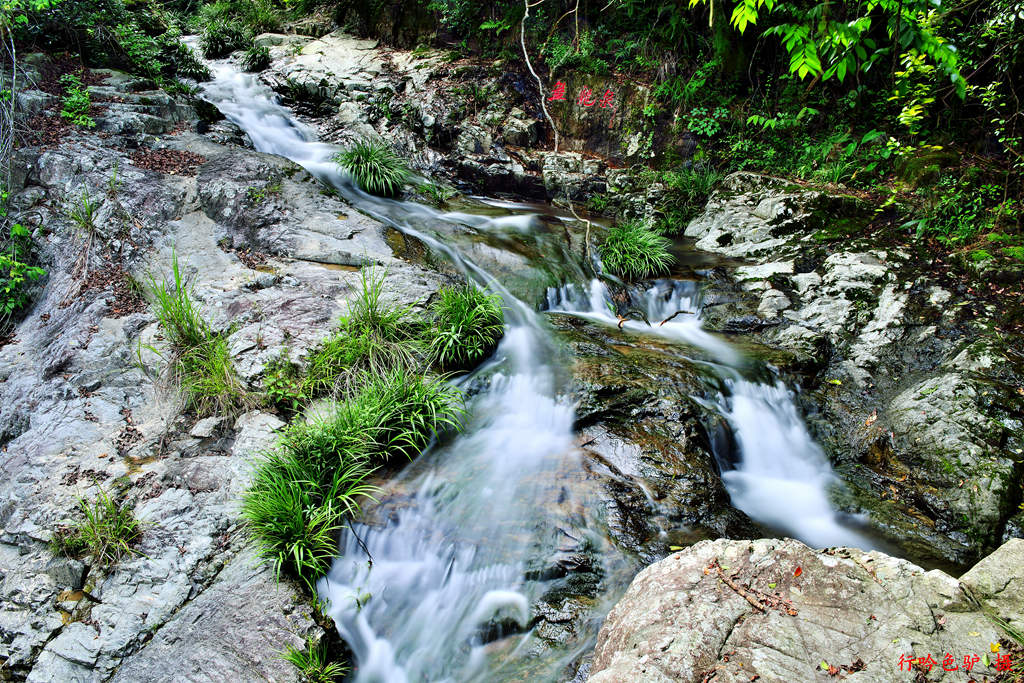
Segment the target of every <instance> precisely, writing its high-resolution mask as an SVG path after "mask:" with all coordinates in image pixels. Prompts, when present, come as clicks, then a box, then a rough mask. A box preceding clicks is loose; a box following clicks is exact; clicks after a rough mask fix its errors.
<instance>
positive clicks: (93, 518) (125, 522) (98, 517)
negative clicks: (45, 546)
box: [50, 489, 142, 567]
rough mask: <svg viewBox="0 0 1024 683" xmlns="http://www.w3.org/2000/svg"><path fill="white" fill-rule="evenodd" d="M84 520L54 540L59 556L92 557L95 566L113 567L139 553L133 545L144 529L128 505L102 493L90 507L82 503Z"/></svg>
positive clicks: (52, 545) (52, 547)
mask: <svg viewBox="0 0 1024 683" xmlns="http://www.w3.org/2000/svg"><path fill="white" fill-rule="evenodd" d="M78 510H79V512H80V513H81V514H82V520H81V521H79V522H76V523H75V524H73V525H71V526H68V527H61V528H58V529H57V530H56V532H55V533H54V535H53V538H52V539H51V540H50V550H51V551H52V552H53V553H54V554H55V555H67V556H69V557H75V556H80V555H84V554H88V555H91V556H92V560H93V562H94V563H96V564H97V565H100V566H105V567H109V566H111V565H113V564H116V563H117V562H118V561H119V560H121V558H123V557H125V556H127V555H130V554H132V553H134V552H135V550H133V549H132V545H134V544H135V542H136V541H138V539H139V537H140V536H141V535H142V525H141V524H140V523H139V521H138V520H137V519H135V515H134V514H133V513H132V510H131V508H129V507H128V506H127V505H125V504H124V503H116V502H114V500H113V499H111V498H110V496H109V495H107V493H106V492H105V491H103V490H102V489H100V492H99V494H97V496H96V500H95V501H93V502H92V503H89V502H88V501H87V500H85V499H84V498H79V499H78Z"/></svg>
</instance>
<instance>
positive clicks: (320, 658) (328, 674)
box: [281, 636, 348, 683]
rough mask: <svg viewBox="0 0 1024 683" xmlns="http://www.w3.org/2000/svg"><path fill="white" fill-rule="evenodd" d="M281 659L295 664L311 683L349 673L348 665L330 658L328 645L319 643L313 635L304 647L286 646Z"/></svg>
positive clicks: (322, 681)
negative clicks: (332, 660)
mask: <svg viewBox="0 0 1024 683" xmlns="http://www.w3.org/2000/svg"><path fill="white" fill-rule="evenodd" d="M281 659H283V660H285V661H286V662H289V663H291V664H293V665H294V666H295V668H297V669H298V670H299V672H300V673H301V674H302V677H303V679H304V680H306V681H309V683H330V682H331V681H335V680H337V679H339V678H341V677H342V676H344V675H345V674H346V673H348V667H346V666H344V665H342V664H341V663H340V662H331V661H329V660H328V655H327V648H326V646H325V645H324V643H322V642H321V643H317V642H316V640H315V639H314V638H313V637H312V636H310V637H309V638H307V639H306V647H305V648H303V649H300V648H297V647H294V646H292V645H288V646H286V647H285V649H284V652H282V653H281Z"/></svg>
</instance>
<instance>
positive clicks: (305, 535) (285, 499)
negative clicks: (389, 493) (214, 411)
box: [242, 436, 374, 591]
mask: <svg viewBox="0 0 1024 683" xmlns="http://www.w3.org/2000/svg"><path fill="white" fill-rule="evenodd" d="M289 438H290V437H289V436H286V437H285V441H286V442H287V440H288V439H289ZM316 457H317V456H316V454H311V453H307V452H305V451H303V450H302V449H301V446H298V445H294V444H293V447H291V448H285V447H282V448H281V449H279V450H276V451H273V452H271V453H267V454H265V455H264V456H262V457H261V458H260V460H259V461H258V462H257V464H256V472H255V474H254V476H253V482H252V485H251V486H250V487H249V489H248V490H247V491H246V492H245V494H244V495H243V498H242V517H243V518H244V519H245V520H246V522H247V524H248V526H249V529H250V530H251V532H252V533H253V534H254V535H255V537H256V541H257V545H258V547H259V550H258V552H259V555H260V557H263V558H265V559H268V560H270V562H271V565H272V566H273V568H274V572H275V574H276V575H277V577H278V579H280V577H281V575H282V573H283V572H289V573H290V574H292V575H294V576H296V577H297V578H300V579H302V580H303V581H304V582H305V583H306V585H307V586H308V587H309V588H310V590H311V591H313V590H314V588H313V586H314V584H315V583H316V580H317V579H318V578H319V577H320V576H322V575H323V574H324V573H325V572H326V571H327V569H328V568H329V567H330V563H331V560H332V558H333V557H334V555H335V553H336V552H337V547H338V545H337V543H338V537H337V535H338V532H339V531H340V529H341V527H342V518H343V516H344V515H348V514H352V513H354V512H356V511H358V509H359V501H360V499H361V498H363V497H366V496H369V495H371V494H372V493H373V491H374V489H373V487H371V486H369V485H368V484H366V483H365V480H366V478H367V477H368V476H369V475H370V474H371V470H370V469H369V468H368V467H367V466H366V465H365V463H364V461H363V460H361V459H353V458H339V459H338V460H337V461H334V462H322V461H320V460H317V459H316Z"/></svg>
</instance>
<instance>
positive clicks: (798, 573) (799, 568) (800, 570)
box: [793, 567, 804, 576]
mask: <svg viewBox="0 0 1024 683" xmlns="http://www.w3.org/2000/svg"><path fill="white" fill-rule="evenodd" d="M803 573H804V568H803V567H797V568H796V571H794V572H793V576H800V575H801V574H803Z"/></svg>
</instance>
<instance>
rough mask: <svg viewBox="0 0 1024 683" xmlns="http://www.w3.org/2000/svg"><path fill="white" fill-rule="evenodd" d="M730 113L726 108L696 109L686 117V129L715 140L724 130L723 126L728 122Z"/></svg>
mask: <svg viewBox="0 0 1024 683" xmlns="http://www.w3.org/2000/svg"><path fill="white" fill-rule="evenodd" d="M728 118H729V112H728V111H726V109H725V107H715V108H714V109H713V110H709V109H707V108H706V107H694V108H693V109H691V110H690V112H689V113H688V114H687V115H686V127H687V129H688V130H689V131H690V132H692V133H693V134H694V135H701V136H703V137H706V138H713V137H715V136H716V135H718V133H719V132H720V131H721V130H722V124H723V123H724V122H725V121H726V120H728Z"/></svg>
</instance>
